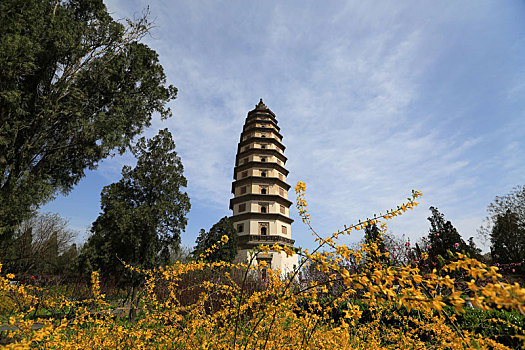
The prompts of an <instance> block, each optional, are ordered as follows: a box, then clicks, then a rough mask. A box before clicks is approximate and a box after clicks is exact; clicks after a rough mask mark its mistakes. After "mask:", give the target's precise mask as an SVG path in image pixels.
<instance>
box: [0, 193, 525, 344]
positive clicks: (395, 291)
mask: <svg viewBox="0 0 525 350" xmlns="http://www.w3.org/2000/svg"><path fill="white" fill-rule="evenodd" d="M296 190H297V192H298V194H299V196H298V201H297V202H298V208H299V212H300V215H301V217H302V219H303V221H304V222H305V223H306V224H307V225H308V226H309V227H310V228H311V229H312V231H313V232H314V235H316V237H317V239H318V242H319V246H318V247H317V248H316V249H315V250H314V251H312V252H309V251H308V250H306V249H305V250H299V251H300V254H301V255H302V259H301V261H300V263H299V266H298V267H297V269H296V270H295V271H294V272H293V273H292V274H290V275H288V276H282V274H281V273H280V272H278V271H272V270H271V269H268V270H267V272H268V274H267V277H266V279H265V280H263V279H261V278H260V272H261V270H260V269H261V268H266V266H265V264H264V261H261V263H259V265H255V261H256V258H257V256H260V255H264V254H267V253H268V252H270V250H272V251H274V252H282V253H285V254H287V255H290V254H294V251H293V250H292V249H290V248H288V247H281V246H278V245H274V246H272V247H268V246H260V247H259V248H258V249H256V250H254V251H253V252H252V255H251V259H250V261H248V262H247V263H243V264H231V263H226V262H212V263H205V262H203V261H194V262H189V263H182V262H176V263H175V264H173V265H171V266H167V267H165V268H158V269H154V270H141V269H137V268H134V267H132V266H126V268H127V269H129V270H131V271H133V273H136V274H140V275H141V276H142V280H143V284H142V287H141V290H140V292H139V296H140V298H139V300H140V303H139V305H138V308H139V310H138V313H137V318H136V319H135V322H124V318H122V317H119V316H118V315H115V313H114V312H113V311H114V310H115V306H114V305H111V304H110V303H108V302H107V301H106V299H105V297H104V295H103V294H102V293H101V290H100V287H99V282H98V274H97V273H94V274H93V276H92V284H93V288H92V293H93V295H92V297H91V298H90V300H84V301H83V302H82V303H76V302H74V301H71V300H64V301H63V302H64V304H66V305H69V307H75V315H74V317H71V318H70V319H69V320H66V319H63V318H59V317H56V318H52V319H49V320H46V321H45V322H44V320H40V321H38V320H37V322H42V323H44V324H45V327H44V328H42V329H40V330H32V329H31V325H32V324H33V320H31V319H30V318H29V317H28V314H29V313H31V311H32V310H34V308H35V307H36V305H38V304H39V303H41V302H42V300H39V299H38V298H36V297H35V296H34V295H35V290H34V289H32V288H24V287H22V286H20V287H15V286H12V285H10V284H9V279H10V278H12V277H13V276H7V277H6V278H1V279H0V291H8V292H12V293H18V295H19V296H20V297H21V298H23V300H25V309H24V310H19V311H20V312H19V313H18V314H16V315H15V316H14V317H11V318H9V320H7V322H8V324H9V325H13V326H15V325H16V326H18V327H20V330H19V331H16V332H13V334H12V336H11V337H12V341H13V342H14V343H15V345H17V346H18V345H21V346H26V347H29V346H33V347H40V348H59V347H66V346H67V347H75V346H76V347H82V348H138V347H142V348H159V347H169V348H175V349H187V348H213V349H226V348H227V349H241V348H242V349H244V348H246V349H251V348H261V349H275V348H309V349H318V348H324V349H341V348H366V349H375V348H392V349H414V348H428V347H430V346H432V347H435V348H447V349H448V348H459V349H463V348H480V349H487V348H497V349H505V348H508V346H515V344H520V341H522V340H523V339H522V338H519V337H520V336H521V334H522V329H521V327H522V324H523V316H521V319H519V317H520V314H519V313H518V312H523V305H524V304H525V289H524V288H521V287H520V286H519V285H518V284H512V285H511V284H508V283H505V282H502V281H501V280H500V279H501V275H500V274H499V273H498V269H497V268H496V267H487V266H486V265H484V264H482V263H480V262H479V261H477V260H475V259H472V258H469V257H467V256H465V255H462V254H457V255H456V258H455V260H454V261H449V262H448V263H447V264H445V265H444V266H443V267H442V268H441V269H440V271H439V273H438V272H437V271H432V272H428V273H422V272H421V271H420V270H419V268H418V267H417V266H414V265H405V266H389V265H387V264H384V263H381V262H383V261H384V260H385V259H383V258H387V257H388V253H386V252H385V253H382V252H381V251H380V249H379V246H378V244H377V242H370V243H367V244H363V245H362V246H361V247H360V248H358V249H357V250H352V249H349V248H348V247H346V246H345V245H341V244H338V242H337V239H338V236H341V235H344V234H349V233H350V232H353V231H359V230H363V229H365V228H366V227H367V226H368V225H374V224H377V225H378V227H379V228H380V229H381V230H385V229H386V226H385V223H384V222H383V221H384V220H388V219H390V218H393V217H395V216H398V215H401V214H402V213H403V212H404V211H406V210H409V209H411V208H413V207H414V206H415V205H417V203H416V201H415V200H416V199H417V198H418V197H419V196H420V193H419V192H413V196H412V199H411V200H410V201H409V202H408V203H405V204H402V205H401V206H399V207H397V208H396V209H393V210H389V211H387V213H386V214H385V215H382V216H380V217H374V218H373V219H371V220H366V221H363V222H358V223H357V224H355V225H352V226H350V227H346V228H345V229H344V230H342V231H340V232H337V233H335V234H334V235H332V236H331V237H328V238H326V237H322V236H320V235H318V234H317V233H316V231H315V230H314V229H313V227H312V226H311V223H310V219H309V216H308V214H307V211H306V201H305V199H304V184H302V183H299V184H298V186H297V188H296ZM226 241H227V240H226V239H224V240H222V243H219V245H220V244H224V243H225V242H226ZM323 249H324V250H323ZM367 256H368V257H370V256H374V257H378V259H366V258H365V257H367ZM308 265H312V266H313V268H314V269H315V270H316V271H319V272H323V273H324V274H326V275H325V277H326V278H325V277H323V279H322V280H316V279H314V278H312V279H310V280H300V279H299V278H298V274H299V271H300V269H302V268H305V267H307V266H308ZM349 266H354V267H357V268H354V269H351V268H349ZM453 273H456V274H457V275H458V276H464V278H462V279H454V278H450V277H449V274H453ZM335 287H337V288H335ZM467 302H468V303H471V304H472V305H473V306H474V307H475V308H476V309H468V308H467V309H465V304H466V303H467ZM499 308H505V310H507V311H495V312H496V313H493V314H491V313H490V312H492V311H491V310H494V309H499ZM472 310H476V311H472ZM478 310H480V311H478ZM513 310H514V311H513ZM477 312H480V314H479V315H477V318H476V317H474V316H472V315H473V314H475V313H477ZM509 315H510V316H509ZM513 317H515V319H514V318H513ZM493 319H494V320H497V321H489V320H493ZM490 323H493V324H494V325H496V326H490V327H492V328H490V329H489V328H487V327H486V326H484V325H486V324H490ZM498 324H501V325H502V326H501V327H503V328H497V327H500V326H497V325H498ZM480 327H481V328H480ZM505 327H509V328H505ZM510 329H514V331H515V333H511V331H510ZM513 334H516V336H514V335H513ZM507 341H508V342H507ZM506 345H508V346H506Z"/></svg>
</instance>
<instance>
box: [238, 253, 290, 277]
mask: <svg viewBox="0 0 525 350" xmlns="http://www.w3.org/2000/svg"><path fill="white" fill-rule="evenodd" d="M251 251H252V250H251V249H239V250H238V252H237V256H236V258H235V262H243V263H246V262H248V261H249V260H250V252H251ZM261 261H265V262H266V264H267V265H266V266H267V267H269V268H271V269H272V270H273V271H277V270H279V271H280V272H281V275H282V276H286V275H287V274H289V273H290V272H293V270H294V268H296V267H297V266H298V265H299V262H298V255H297V254H294V255H292V256H287V255H286V253H284V252H275V251H272V250H270V251H269V252H268V253H266V256H265V254H264V253H259V254H257V258H255V261H254V262H253V264H258V263H259V262H261Z"/></svg>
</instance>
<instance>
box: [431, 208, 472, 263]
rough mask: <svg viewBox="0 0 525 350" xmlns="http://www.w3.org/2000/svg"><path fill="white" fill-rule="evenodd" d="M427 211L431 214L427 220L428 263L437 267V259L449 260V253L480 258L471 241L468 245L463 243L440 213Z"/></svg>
mask: <svg viewBox="0 0 525 350" xmlns="http://www.w3.org/2000/svg"><path fill="white" fill-rule="evenodd" d="M429 209H430V211H431V212H432V216H430V217H429V218H428V221H430V230H429V234H428V245H429V247H428V254H429V259H430V262H432V263H433V264H435V266H437V265H438V264H439V259H440V258H439V257H441V258H442V259H445V260H447V259H449V254H448V252H449V251H450V252H451V253H456V252H459V253H461V252H463V253H467V254H469V255H470V256H471V257H473V258H479V257H480V255H479V253H480V250H479V249H478V248H476V246H475V245H474V242H473V241H472V240H469V244H467V243H465V241H464V240H463V238H461V235H460V234H459V233H458V231H457V230H456V228H455V227H454V226H453V225H452V223H451V222H450V221H448V220H447V221H445V217H444V215H443V214H442V213H440V212H439V211H438V210H437V209H436V208H434V207H430V208H429Z"/></svg>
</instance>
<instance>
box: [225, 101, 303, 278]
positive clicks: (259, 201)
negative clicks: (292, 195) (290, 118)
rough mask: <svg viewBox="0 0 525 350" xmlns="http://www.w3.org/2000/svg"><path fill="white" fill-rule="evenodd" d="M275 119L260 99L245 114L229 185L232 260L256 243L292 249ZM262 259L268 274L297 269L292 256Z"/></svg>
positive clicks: (283, 160) (245, 254)
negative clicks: (234, 243)
mask: <svg viewBox="0 0 525 350" xmlns="http://www.w3.org/2000/svg"><path fill="white" fill-rule="evenodd" d="M279 130H280V128H279V127H278V126H277V120H276V118H275V114H274V113H273V112H272V111H271V110H270V109H269V108H268V107H267V106H266V105H265V104H264V103H263V101H262V99H261V100H260V102H259V103H258V104H257V105H256V106H255V109H254V110H251V111H250V112H248V116H247V117H246V121H245V123H244V127H243V131H242V133H241V138H240V141H239V145H238V146H237V156H236V158H235V168H234V171H233V178H234V181H233V183H232V193H233V196H234V197H233V198H232V199H231V200H230V209H231V210H233V216H232V217H231V219H232V221H233V224H234V227H235V228H236V229H237V232H238V236H239V241H238V242H239V245H238V254H237V261H245V260H247V259H248V256H249V251H250V250H251V249H252V248H253V247H255V246H258V245H260V244H267V245H270V246H272V245H273V244H274V243H278V244H279V245H281V246H289V247H293V244H294V240H293V239H292V230H291V224H292V222H293V220H292V219H290V217H289V208H290V206H291V205H292V202H291V201H289V200H288V190H289V189H290V185H288V184H287V183H286V176H287V175H288V170H286V168H285V167H284V165H285V163H286V160H287V158H286V157H285V156H284V149H285V147H284V146H283V144H282V143H281V142H282V138H283V137H282V135H281V134H280V133H279ZM257 260H258V262H260V261H261V260H265V261H266V262H267V264H268V266H271V268H272V269H274V270H275V269H279V270H281V272H282V273H287V272H290V271H291V270H292V269H293V266H294V265H297V255H296V254H294V255H293V256H290V257H287V256H286V254H284V253H277V252H270V253H269V254H268V256H267V257H264V256H262V254H260V256H258V257H257Z"/></svg>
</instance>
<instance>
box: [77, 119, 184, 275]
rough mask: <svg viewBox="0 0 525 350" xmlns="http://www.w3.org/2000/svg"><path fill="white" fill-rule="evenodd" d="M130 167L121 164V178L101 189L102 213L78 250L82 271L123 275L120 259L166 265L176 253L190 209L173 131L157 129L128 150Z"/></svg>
mask: <svg viewBox="0 0 525 350" xmlns="http://www.w3.org/2000/svg"><path fill="white" fill-rule="evenodd" d="M132 152H133V154H134V155H135V157H137V165H136V166H135V167H134V168H131V167H129V166H124V167H123V169H122V179H121V180H120V181H119V182H116V183H113V184H111V185H109V186H106V187H104V189H103V190H102V194H101V207H102V213H101V214H100V215H99V217H98V218H97V220H96V221H95V222H94V223H93V226H92V228H91V232H92V235H91V236H90V237H89V239H88V241H87V243H86V244H85V246H84V247H83V249H82V254H81V257H80V264H81V268H83V269H85V270H93V269H100V270H101V271H102V273H103V274H105V275H112V276H114V277H116V278H120V277H123V274H124V271H125V269H124V266H123V264H122V262H121V261H124V262H126V263H128V264H131V265H133V266H135V267H140V268H153V267H155V266H158V265H161V264H167V263H169V260H170V250H171V249H178V247H179V244H180V235H181V232H182V231H183V230H184V228H185V226H186V223H187V219H186V214H187V213H188V211H189V209H190V201H189V197H188V194H187V193H186V192H182V189H183V188H184V187H186V185H187V181H186V178H185V177H184V175H183V166H182V162H181V160H180V158H179V157H178V156H177V153H176V152H175V143H174V142H173V140H172V137H171V133H170V132H169V131H168V130H167V129H164V130H160V131H159V134H158V135H156V136H155V137H154V138H153V139H150V140H146V139H145V138H141V139H140V140H139V141H138V142H137V145H136V146H134V147H133V148H132Z"/></svg>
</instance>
